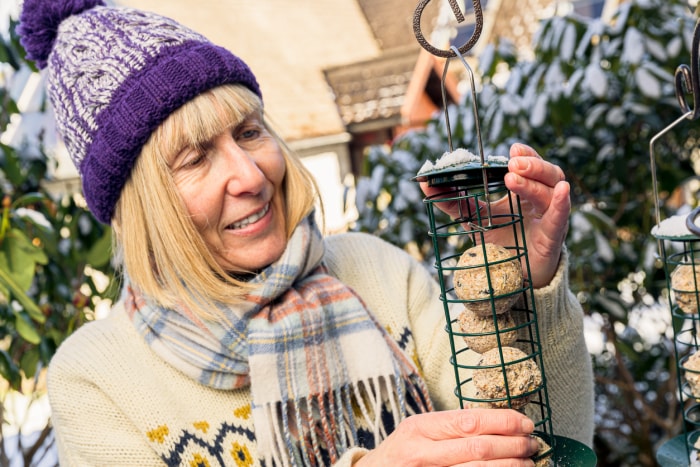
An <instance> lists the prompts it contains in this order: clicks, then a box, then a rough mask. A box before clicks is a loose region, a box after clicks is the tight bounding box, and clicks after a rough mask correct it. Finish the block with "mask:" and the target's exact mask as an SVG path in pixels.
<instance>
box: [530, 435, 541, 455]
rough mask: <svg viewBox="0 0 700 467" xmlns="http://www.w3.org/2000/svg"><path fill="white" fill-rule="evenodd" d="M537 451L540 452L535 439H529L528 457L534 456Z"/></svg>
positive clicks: (538, 444)
mask: <svg viewBox="0 0 700 467" xmlns="http://www.w3.org/2000/svg"><path fill="white" fill-rule="evenodd" d="M539 450H540V443H538V442H537V440H536V439H535V438H531V439H530V452H531V454H530V455H531V456H534V455H535V454H537V453H538V452H539Z"/></svg>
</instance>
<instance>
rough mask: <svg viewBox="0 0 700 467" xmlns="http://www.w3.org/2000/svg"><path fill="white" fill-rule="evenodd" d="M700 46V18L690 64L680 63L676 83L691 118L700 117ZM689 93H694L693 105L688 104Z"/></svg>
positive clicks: (681, 101)
mask: <svg viewBox="0 0 700 467" xmlns="http://www.w3.org/2000/svg"><path fill="white" fill-rule="evenodd" d="M699 46H700V20H699V21H698V22H697V23H696V24H695V31H694V33H693V46H692V51H691V55H690V66H688V65H680V66H679V67H678V68H676V73H675V76H674V77H675V84H676V98H677V99H678V103H679V104H680V106H681V110H683V113H684V114H689V115H688V118H689V119H690V120H695V119H697V118H698V117H700V77H699V76H698V73H700V63H699V62H700V58H699V56H698V48H699ZM687 94H692V95H693V106H692V108H691V106H690V105H689V104H688V100H687V99H686V95H687Z"/></svg>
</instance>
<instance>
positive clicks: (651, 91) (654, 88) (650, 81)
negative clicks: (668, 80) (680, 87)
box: [634, 67, 661, 99]
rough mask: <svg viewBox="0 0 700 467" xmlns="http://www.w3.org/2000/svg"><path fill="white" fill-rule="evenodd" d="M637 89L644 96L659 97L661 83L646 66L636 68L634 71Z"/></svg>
mask: <svg viewBox="0 0 700 467" xmlns="http://www.w3.org/2000/svg"><path fill="white" fill-rule="evenodd" d="M634 79H635V81H636V82H637V86H638V87H639V91H640V92H641V93H642V94H643V95H644V96H646V97H649V98H651V99H658V98H659V97H661V84H660V83H659V80H658V79H656V77H655V76H654V75H652V74H651V73H650V72H649V70H647V69H646V68H643V67H641V68H637V69H636V70H635V72H634Z"/></svg>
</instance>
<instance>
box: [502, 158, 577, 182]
mask: <svg viewBox="0 0 700 467" xmlns="http://www.w3.org/2000/svg"><path fill="white" fill-rule="evenodd" d="M508 171H509V173H514V174H516V175H519V176H521V177H523V178H527V179H529V180H533V181H536V182H540V183H543V184H545V185H547V186H550V187H553V186H554V185H556V184H557V183H558V182H560V181H562V180H564V179H565V176H564V171H563V170H562V169H561V167H559V166H557V165H554V164H552V163H550V162H547V161H545V160H542V159H541V158H539V156H538V157H518V158H516V159H511V160H510V161H508Z"/></svg>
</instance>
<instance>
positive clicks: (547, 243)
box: [421, 144, 571, 288]
mask: <svg viewBox="0 0 700 467" xmlns="http://www.w3.org/2000/svg"><path fill="white" fill-rule="evenodd" d="M505 184H506V187H507V188H508V189H509V190H510V191H511V192H513V193H515V194H517V195H519V196H520V207H521V212H522V214H523V217H524V227H525V236H526V240H527V248H528V258H529V260H530V271H531V272H532V277H531V278H530V280H531V282H532V286H533V287H535V288H538V287H544V286H545V285H547V284H549V282H550V281H551V280H552V277H554V274H555V273H556V271H557V267H558V265H559V257H560V255H561V250H562V245H563V244H564V238H565V237H566V233H567V231H568V228H569V214H570V212H571V200H570V199H569V189H570V188H569V183H568V182H566V181H565V179H564V172H563V171H562V170H561V168H560V167H558V166H556V165H554V164H552V163H550V162H547V161H545V160H543V159H542V158H541V157H540V156H539V154H537V152H536V151H535V150H534V149H532V148H531V147H529V146H526V145H524V144H514V145H513V146H511V148H510V161H509V162H508V173H507V174H506V175H505ZM421 188H422V189H423V192H424V193H425V194H426V196H432V195H436V194H438V193H440V192H441V191H444V189H443V188H440V187H429V186H428V184H427V183H421ZM436 206H437V207H439V208H440V209H441V210H443V211H444V212H445V213H447V214H448V215H450V216H452V217H453V218H454V217H457V216H458V215H459V209H458V206H457V205H456V203H454V202H452V203H436ZM491 212H492V213H493V214H499V213H509V212H510V207H509V205H508V200H507V199H506V198H503V199H501V200H498V201H494V202H492V203H491ZM486 237H487V241H489V242H493V243H498V244H501V245H513V244H514V241H513V238H512V236H511V229H494V230H492V231H489V232H488V233H487V235H486ZM509 237H510V238H509ZM525 273H527V271H525Z"/></svg>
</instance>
